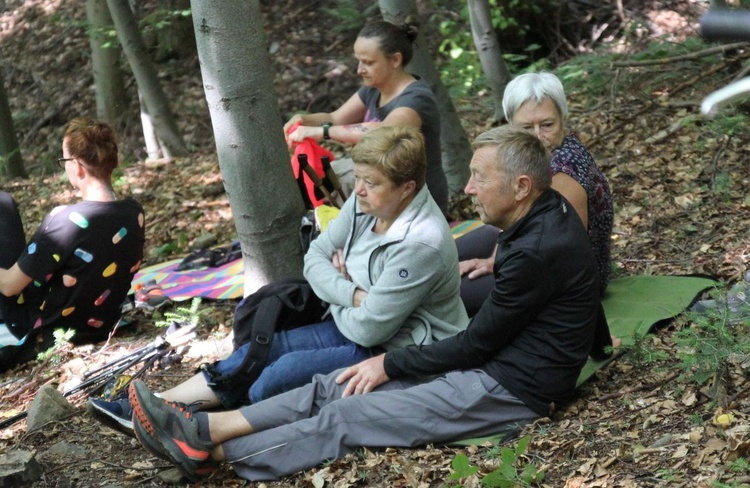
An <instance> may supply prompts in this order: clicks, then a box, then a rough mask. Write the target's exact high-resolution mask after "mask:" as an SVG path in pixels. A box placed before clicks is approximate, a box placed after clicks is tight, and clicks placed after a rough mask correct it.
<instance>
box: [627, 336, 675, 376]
mask: <svg viewBox="0 0 750 488" xmlns="http://www.w3.org/2000/svg"><path fill="white" fill-rule="evenodd" d="M652 338H653V336H652V335H651V334H648V333H647V332H637V331H636V332H634V333H633V343H632V344H630V345H623V346H621V350H622V351H623V352H627V354H625V355H623V356H622V357H623V358H624V360H625V361H627V362H629V363H630V364H633V365H635V366H636V367H643V366H647V365H652V364H654V363H656V362H658V361H664V360H666V359H669V355H668V354H667V353H665V352H664V351H660V350H658V349H656V348H655V347H654V346H653V344H652V343H651V339H652Z"/></svg>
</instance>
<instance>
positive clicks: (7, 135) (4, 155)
mask: <svg viewBox="0 0 750 488" xmlns="http://www.w3.org/2000/svg"><path fill="white" fill-rule="evenodd" d="M0 170H2V173H3V174H7V175H8V176H10V177H12V178H25V177H26V176H27V175H26V170H25V169H24V167H23V159H21V148H20V147H19V146H18V138H17V137H16V129H15V127H14V125H13V115H12V114H11V113H10V105H9V104H8V95H7V94H6V92H5V82H3V72H2V70H0Z"/></svg>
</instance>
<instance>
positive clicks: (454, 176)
mask: <svg viewBox="0 0 750 488" xmlns="http://www.w3.org/2000/svg"><path fill="white" fill-rule="evenodd" d="M378 4H379V5H380V11H381V12H382V14H383V19H385V20H387V21H393V20H394V19H398V20H400V21H403V20H404V19H405V18H406V16H407V15H414V16H415V17H419V12H418V11H417V5H416V2H415V0H379V2H378ZM425 27H426V23H425V22H422V30H424V29H425ZM425 39H426V36H425V35H424V33H423V32H420V34H419V37H418V38H417V42H416V44H415V46H414V58H413V59H412V61H411V62H410V63H409V66H407V69H408V70H409V71H410V72H412V73H414V74H416V75H418V76H419V77H420V78H422V79H424V80H425V81H426V82H427V83H428V84H429V85H430V87H431V88H432V91H433V93H434V94H435V98H436V99H437V103H438V110H439V111H440V147H441V148H442V152H443V171H444V172H445V177H446V178H447V179H448V189H449V190H450V193H451V195H455V194H458V193H461V191H463V189H464V187H465V186H466V183H467V182H468V181H469V162H470V161H471V156H472V150H471V144H470V143H469V138H468V136H467V135H466V130H465V129H464V127H463V125H461V120H460V119H459V118H458V113H457V112H456V108H455V107H454V106H453V102H452V101H451V98H450V95H449V94H448V90H447V89H446V88H445V85H444V84H443V82H442V81H441V80H440V74H439V73H438V71H437V69H436V68H435V63H434V62H433V61H432V57H431V55H430V52H429V50H428V48H427V43H426V41H425Z"/></svg>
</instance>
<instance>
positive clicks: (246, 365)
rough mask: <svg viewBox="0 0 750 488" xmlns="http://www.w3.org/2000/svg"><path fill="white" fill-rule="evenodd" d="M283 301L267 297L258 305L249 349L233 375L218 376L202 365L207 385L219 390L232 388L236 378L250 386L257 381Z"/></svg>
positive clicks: (205, 365) (265, 359) (213, 370)
mask: <svg viewBox="0 0 750 488" xmlns="http://www.w3.org/2000/svg"><path fill="white" fill-rule="evenodd" d="M287 301H288V300H287ZM283 307H284V301H282V299H281V298H280V297H279V296H269V297H266V298H265V299H263V301H261V302H260V303H259V304H258V310H257V311H256V313H255V316H254V317H253V330H252V333H251V334H250V341H249V342H250V344H251V345H250V348H249V349H248V353H247V354H246V355H245V357H244V358H243V360H242V363H241V364H240V366H239V367H238V368H237V370H236V371H235V372H233V373H227V374H218V373H216V371H215V369H214V367H213V365H212V364H203V365H202V366H201V369H202V370H203V371H205V372H206V373H207V374H208V376H209V377H210V380H209V383H210V384H212V385H215V386H217V387H219V388H223V389H230V388H234V387H235V386H236V384H237V383H238V378H242V383H245V384H248V382H249V384H252V383H255V380H257V379H258V376H260V373H261V372H262V371H263V367H264V366H265V365H266V361H267V360H268V354H269V353H270V352H271V343H272V342H273V334H274V331H275V329H276V322H277V321H278V319H279V315H280V314H281V310H282V308H283Z"/></svg>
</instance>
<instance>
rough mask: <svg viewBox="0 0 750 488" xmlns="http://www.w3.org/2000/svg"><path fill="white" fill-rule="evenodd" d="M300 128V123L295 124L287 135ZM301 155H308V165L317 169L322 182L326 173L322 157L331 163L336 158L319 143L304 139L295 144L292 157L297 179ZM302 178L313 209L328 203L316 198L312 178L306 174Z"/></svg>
mask: <svg viewBox="0 0 750 488" xmlns="http://www.w3.org/2000/svg"><path fill="white" fill-rule="evenodd" d="M299 126H300V124H299V123H296V124H294V125H293V126H291V127H289V130H288V131H287V133H288V134H291V133H292V132H294V131H295V130H297V127H299ZM300 154H307V162H308V164H309V165H310V166H312V167H313V168H314V169H315V172H316V173H317V174H318V176H319V177H320V179H321V180H322V179H323V176H324V175H325V172H324V171H323V163H322V162H321V161H320V158H321V157H322V156H328V158H329V159H330V161H333V158H334V155H333V153H332V152H331V151H329V150H328V149H326V148H324V147H321V146H320V144H318V141H316V140H314V139H310V138H309V137H308V138H307V139H303V140H302V142H298V143H295V145H294V154H293V155H292V172H293V173H294V177H295V178H299V172H300V167H299V159H298V158H299V155H300ZM302 177H303V178H304V182H305V188H307V196H308V197H310V202H312V205H313V208H315V207H318V206H320V205H322V204H324V203H326V202H325V200H324V199H319V198H317V197H316V196H315V183H314V182H313V181H312V180H311V179H310V176H309V175H307V174H304V175H303V176H302Z"/></svg>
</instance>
